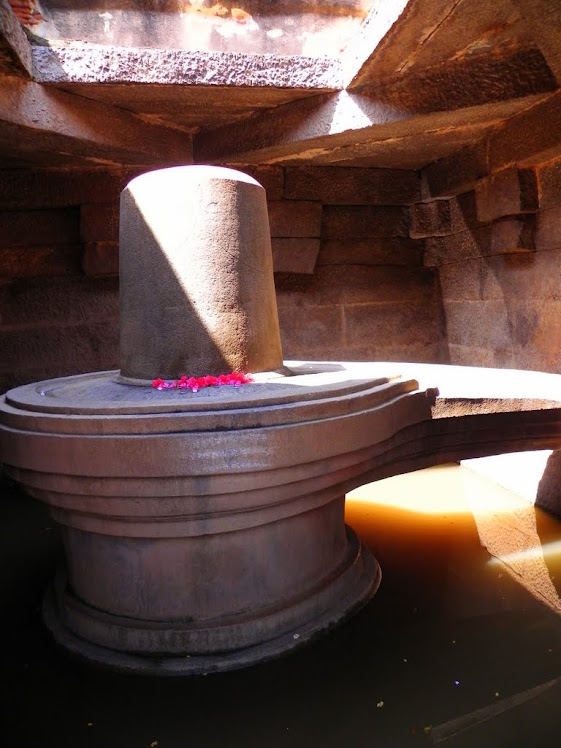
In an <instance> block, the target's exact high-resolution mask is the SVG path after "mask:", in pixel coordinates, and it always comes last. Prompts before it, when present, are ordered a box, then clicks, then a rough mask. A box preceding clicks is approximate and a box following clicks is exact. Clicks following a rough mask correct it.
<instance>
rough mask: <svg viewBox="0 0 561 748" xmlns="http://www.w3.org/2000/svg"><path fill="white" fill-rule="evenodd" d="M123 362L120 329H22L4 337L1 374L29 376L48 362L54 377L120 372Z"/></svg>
mask: <svg viewBox="0 0 561 748" xmlns="http://www.w3.org/2000/svg"><path fill="white" fill-rule="evenodd" d="M118 360H119V325H118V322H117V321H115V322H113V323H108V322H103V323H97V322H96V323H93V324H90V325H76V326H67V325H51V326H41V327H35V328H33V329H29V328H24V327H18V328H13V329H11V330H4V331H3V332H2V335H1V336H0V371H2V372H4V371H8V370H9V371H12V372H15V373H16V374H21V375H23V374H25V371H26V370H28V369H29V370H33V369H35V368H36V367H37V362H39V361H42V362H45V361H48V362H49V369H50V371H51V375H50V376H53V377H55V376H62V375H65V374H71V373H75V372H87V371H95V370H100V369H112V368H116V367H117V365H118Z"/></svg>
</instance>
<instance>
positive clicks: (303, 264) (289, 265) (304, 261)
mask: <svg viewBox="0 0 561 748" xmlns="http://www.w3.org/2000/svg"><path fill="white" fill-rule="evenodd" d="M319 243H320V242H319V239H308V238H305V237H294V238H288V239H279V238H277V239H275V238H273V239H272V240H271V246H272V250H273V269H274V271H275V273H304V274H311V273H313V272H314V268H315V266H316V260H317V256H318V253H319Z"/></svg>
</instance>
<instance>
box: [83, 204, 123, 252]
mask: <svg viewBox="0 0 561 748" xmlns="http://www.w3.org/2000/svg"><path fill="white" fill-rule="evenodd" d="M80 236H81V238H82V241H84V242H100V241H102V242H118V241H119V201H118V200H114V201H113V202H110V203H87V204H85V205H82V206H81V208H80Z"/></svg>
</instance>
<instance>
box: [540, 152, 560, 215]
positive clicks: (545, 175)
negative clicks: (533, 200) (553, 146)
mask: <svg viewBox="0 0 561 748" xmlns="http://www.w3.org/2000/svg"><path fill="white" fill-rule="evenodd" d="M538 182H539V193H540V208H552V207H554V206H556V205H561V159H558V160H556V161H552V162H551V163H549V164H545V165H544V166H541V167H540V168H539V169H538Z"/></svg>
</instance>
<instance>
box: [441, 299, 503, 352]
mask: <svg viewBox="0 0 561 748" xmlns="http://www.w3.org/2000/svg"><path fill="white" fill-rule="evenodd" d="M444 314H445V317H446V332H447V337H448V343H449V345H462V346H474V347H477V348H483V349H493V350H504V349H510V347H511V345H512V341H511V334H510V323H509V313H508V309H507V307H506V305H505V302H504V300H491V301H446V300H445V301H444Z"/></svg>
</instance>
